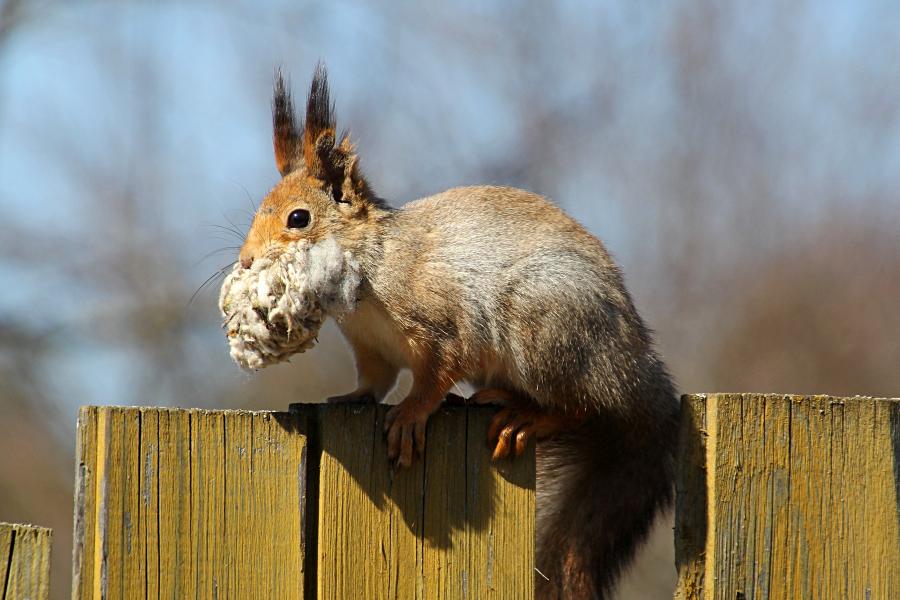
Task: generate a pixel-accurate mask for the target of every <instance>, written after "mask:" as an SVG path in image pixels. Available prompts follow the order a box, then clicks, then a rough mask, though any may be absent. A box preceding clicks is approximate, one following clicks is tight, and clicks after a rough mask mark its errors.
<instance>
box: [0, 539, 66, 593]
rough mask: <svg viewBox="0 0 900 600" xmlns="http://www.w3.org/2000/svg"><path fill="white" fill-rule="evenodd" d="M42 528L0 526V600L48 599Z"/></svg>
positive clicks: (46, 551)
mask: <svg viewBox="0 0 900 600" xmlns="http://www.w3.org/2000/svg"><path fill="white" fill-rule="evenodd" d="M52 540H53V533H52V532H51V531H50V530H49V529H45V528H43V527H35V526H33V525H14V524H12V523H0V600H46V599H47V598H49V597H50V545H51V542H52Z"/></svg>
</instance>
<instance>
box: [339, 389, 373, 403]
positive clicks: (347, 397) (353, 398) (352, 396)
mask: <svg viewBox="0 0 900 600" xmlns="http://www.w3.org/2000/svg"><path fill="white" fill-rule="evenodd" d="M376 401H377V398H376V397H375V394H373V393H372V392H371V391H369V390H356V391H354V392H350V393H349V394H342V395H340V396H331V397H330V398H328V400H327V402H328V403H329V404H342V403H345V402H360V403H364V404H371V403H373V402H376Z"/></svg>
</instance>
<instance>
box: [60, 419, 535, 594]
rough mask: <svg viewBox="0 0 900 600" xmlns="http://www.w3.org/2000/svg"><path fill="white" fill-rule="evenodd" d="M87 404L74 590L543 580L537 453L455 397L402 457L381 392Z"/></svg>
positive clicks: (293, 590)
mask: <svg viewBox="0 0 900 600" xmlns="http://www.w3.org/2000/svg"><path fill="white" fill-rule="evenodd" d="M292 409H293V410H292V411H291V412H289V413H270V412H246V411H205V410H197V409H190V410H179V409H155V408H115V407H100V408H98V407H85V408H82V409H81V411H80V414H79V419H78V443H77V473H76V475H77V482H76V516H75V552H74V556H73V571H74V580H73V598H79V599H82V598H101V597H109V598H150V597H152V598H157V597H176V598H181V597H200V598H226V597H228V598H285V599H291V598H297V599H299V598H346V597H365V598H426V597H427V598H442V597H447V598H456V597H464V596H467V597H469V598H512V597H514V598H531V597H533V585H534V570H533V569H534V486H535V476H534V468H535V466H534V453H533V450H532V451H530V452H528V453H527V454H526V456H524V457H522V458H520V459H518V460H516V461H503V462H501V463H498V464H492V463H491V461H490V449H489V448H488V447H487V444H486V441H485V436H486V430H487V429H486V428H487V424H488V422H489V419H490V415H491V414H492V409H490V408H483V407H468V408H467V407H448V408H444V409H442V410H441V411H439V412H438V414H436V415H434V416H433V417H432V419H431V421H430V422H429V430H428V435H427V438H426V441H427V448H426V455H425V458H424V460H419V461H418V462H417V463H416V464H415V465H414V466H413V467H412V468H411V469H409V470H400V471H395V470H393V469H392V468H391V467H390V465H389V463H388V461H387V458H386V452H387V451H386V448H385V444H384V439H383V435H382V433H381V427H382V423H383V419H384V413H385V412H386V407H384V406H373V405H337V406H327V405H295V407H292Z"/></svg>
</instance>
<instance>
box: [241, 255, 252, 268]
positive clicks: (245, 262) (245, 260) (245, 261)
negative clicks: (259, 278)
mask: <svg viewBox="0 0 900 600" xmlns="http://www.w3.org/2000/svg"><path fill="white" fill-rule="evenodd" d="M252 265H253V257H252V256H242V257H241V266H242V267H244V268H245V269H249V268H250V267H251V266H252Z"/></svg>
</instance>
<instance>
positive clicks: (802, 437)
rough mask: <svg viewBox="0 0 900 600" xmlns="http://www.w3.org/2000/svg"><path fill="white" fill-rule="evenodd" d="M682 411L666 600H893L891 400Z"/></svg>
mask: <svg viewBox="0 0 900 600" xmlns="http://www.w3.org/2000/svg"><path fill="white" fill-rule="evenodd" d="M682 407H683V411H682V436H681V439H682V451H681V454H680V462H679V479H678V485H677V500H676V513H677V514H676V525H675V551H676V563H677V566H678V573H679V581H678V591H677V593H676V597H677V598H723V599H725V598H727V599H747V600H749V599H751V598H791V599H793V598H816V599H819V598H836V599H837V598H850V599H856V598H859V599H865V600H880V599H884V600H889V599H895V598H900V504H898V499H900V400H877V399H872V398H831V397H827V396H815V397H802V396H774V395H765V396H764V395H754V394H710V395H701V396H686V397H685V398H684V401H683V403H682Z"/></svg>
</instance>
